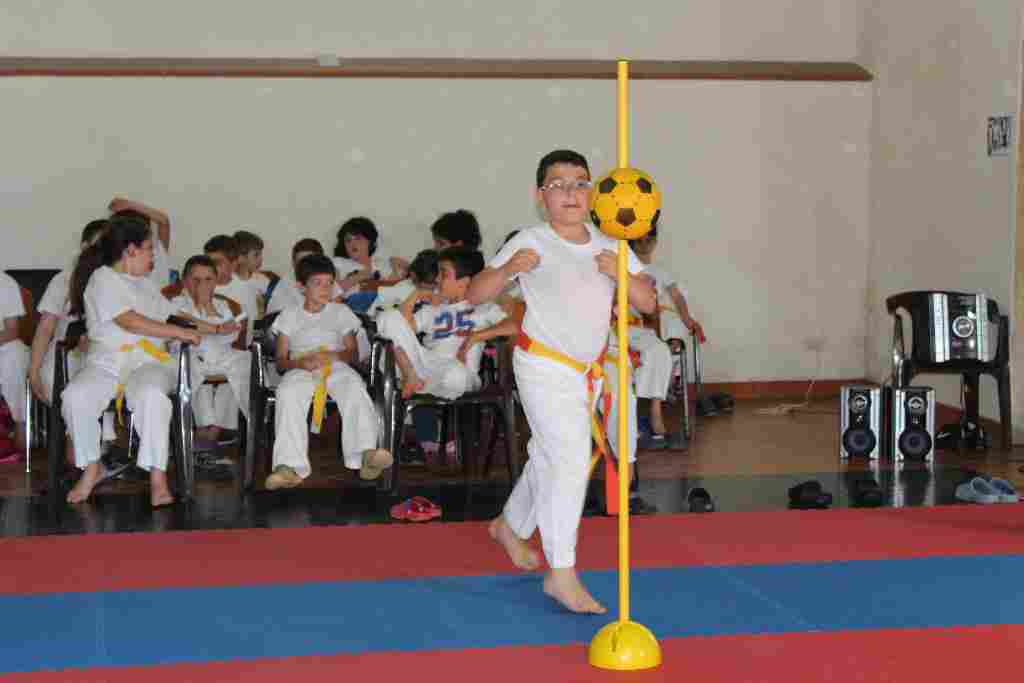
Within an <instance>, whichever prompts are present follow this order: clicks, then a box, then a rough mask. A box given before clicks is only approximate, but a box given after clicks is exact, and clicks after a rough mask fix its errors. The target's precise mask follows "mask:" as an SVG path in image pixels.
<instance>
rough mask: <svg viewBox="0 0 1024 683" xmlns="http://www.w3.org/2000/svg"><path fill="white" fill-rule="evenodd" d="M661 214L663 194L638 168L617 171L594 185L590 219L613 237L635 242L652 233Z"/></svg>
mask: <svg viewBox="0 0 1024 683" xmlns="http://www.w3.org/2000/svg"><path fill="white" fill-rule="evenodd" d="M660 211H661V190H659V189H658V186H657V184H655V182H654V180H653V179H652V178H651V176H649V175H647V174H646V173H644V172H643V171H641V170H640V169H637V168H616V169H615V170H613V171H612V172H611V173H609V174H608V175H605V176H601V177H600V178H598V179H597V181H596V182H595V183H594V191H593V193H592V194H591V196H590V216H591V218H593V220H594V224H595V225H597V226H598V227H599V228H601V231H602V232H604V233H605V234H606V235H608V236H610V237H614V238H616V239H620V240H635V239H638V238H640V237H643V236H644V235H646V234H647V233H648V232H650V230H651V224H652V223H653V222H654V221H656V220H657V217H658V213H659V212H660Z"/></svg>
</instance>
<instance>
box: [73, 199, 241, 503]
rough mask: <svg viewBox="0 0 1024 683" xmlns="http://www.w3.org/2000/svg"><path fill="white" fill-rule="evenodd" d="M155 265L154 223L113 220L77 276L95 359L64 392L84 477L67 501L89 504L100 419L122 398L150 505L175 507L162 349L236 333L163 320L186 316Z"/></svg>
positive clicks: (97, 474) (168, 371)
mask: <svg viewBox="0 0 1024 683" xmlns="http://www.w3.org/2000/svg"><path fill="white" fill-rule="evenodd" d="M152 267H153V237H152V231H151V230H150V227H149V225H148V223H146V222H144V221H140V220H138V219H137V218H134V217H131V216H121V215H115V216H114V217H112V218H111V219H110V227H109V228H108V229H107V231H106V233H105V234H104V236H103V237H102V238H100V240H99V241H98V242H97V243H96V244H94V245H93V246H91V247H89V248H88V249H86V250H85V251H84V252H82V254H81V256H80V257H79V259H78V265H77V266H76V268H75V273H74V274H73V275H72V278H71V281H72V288H71V297H70V298H71V310H70V312H71V314H73V315H74V314H78V315H81V314H82V313H83V312H84V314H85V320H86V325H87V327H88V333H89V353H88V355H87V356H86V361H85V367H84V368H83V369H82V371H81V372H79V373H78V375H77V376H76V377H75V378H74V379H73V380H72V381H71V383H70V384H69V385H68V386H67V388H66V389H65V390H64V394H63V413H64V420H65V421H66V423H67V425H68V427H69V429H70V432H71V438H72V441H73V442H74V444H75V465H76V466H77V467H79V468H83V469H84V470H85V471H84V472H83V474H82V477H81V478H80V479H79V480H78V483H77V484H76V485H75V487H74V488H73V489H72V490H71V491H70V492H69V493H68V496H67V501H68V502H69V503H81V502H83V501H85V500H87V499H88V498H89V496H90V495H91V494H92V490H93V488H94V487H95V486H96V484H97V483H98V482H99V481H100V480H101V479H102V478H103V475H104V470H103V465H102V463H101V461H100V425H99V417H100V415H102V413H103V412H104V411H105V410H106V409H107V406H108V405H109V404H110V401H111V400H112V399H114V398H115V397H118V396H119V395H121V392H123V396H124V399H125V402H126V405H127V407H128V409H129V410H131V411H132V414H133V416H134V418H135V429H136V431H137V432H138V433H139V454H138V461H137V465H138V466H139V467H140V468H142V469H144V470H148V471H149V482H150V494H149V495H150V503H151V504H152V505H153V506H154V507H159V506H163V505H168V504H170V503H172V502H174V497H173V495H172V494H171V491H170V489H169V487H168V484H167V461H168V455H169V441H170V423H171V399H170V397H169V396H168V394H169V393H170V392H171V391H173V390H174V388H175V386H176V382H177V372H176V370H177V367H176V364H175V363H174V361H173V358H172V357H171V356H170V354H168V353H167V351H166V350H165V348H164V342H165V340H168V339H177V340H180V341H184V342H189V343H192V344H198V343H199V342H200V339H201V336H200V335H201V334H210V333H213V332H214V331H223V332H230V331H231V330H232V329H233V330H234V331H235V332H237V331H238V330H239V329H241V328H240V327H239V326H238V325H237V324H235V323H231V324H230V325H228V326H227V327H222V328H221V329H220V330H216V328H214V327H213V326H211V325H208V324H206V323H203V322H202V321H193V324H194V325H195V327H196V329H195V330H193V329H189V328H186V327H181V326H178V325H174V324H170V323H168V322H165V321H166V320H167V319H168V318H169V317H170V316H171V315H176V314H177V315H182V314H181V313H180V312H179V311H177V309H176V308H175V307H174V306H173V305H172V304H171V302H169V301H167V300H166V299H165V298H164V297H163V295H162V294H161V293H160V291H159V290H158V289H157V288H156V286H155V285H154V284H153V283H152V281H151V280H149V279H148V278H147V277H146V275H147V274H148V273H149V271H150V269H151V268H152Z"/></svg>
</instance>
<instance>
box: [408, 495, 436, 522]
mask: <svg viewBox="0 0 1024 683" xmlns="http://www.w3.org/2000/svg"><path fill="white" fill-rule="evenodd" d="M410 500H412V501H413V502H415V503H416V504H418V505H420V506H421V507H422V509H423V512H424V514H429V515H430V519H437V518H438V517H440V516H441V506H440V505H438V504H437V503H435V502H434V501H432V500H430V499H429V498H424V497H423V496H413V497H412V498H411V499H410Z"/></svg>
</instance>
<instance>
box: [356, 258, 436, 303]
mask: <svg viewBox="0 0 1024 683" xmlns="http://www.w3.org/2000/svg"><path fill="white" fill-rule="evenodd" d="M437 253H438V252H437V251H436V250H434V249H424V250H423V251H421V252H420V253H418V254H416V258H414V259H413V260H412V263H410V264H409V276H408V277H406V278H405V279H404V280H400V281H399V282H396V283H395V284H393V285H390V286H387V287H381V288H380V289H378V290H377V300H376V301H374V302H373V305H372V306H371V307H370V315H371V316H373V317H374V318H377V317H378V316H379V315H380V314H381V312H383V311H392V310H398V308H399V307H401V305H402V302H403V301H405V300H406V299H407V298H408V297H409V295H410V294H412V293H413V292H414V291H415V290H417V289H424V290H433V289H434V288H435V287H436V285H437Z"/></svg>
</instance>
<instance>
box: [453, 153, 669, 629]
mask: <svg viewBox="0 0 1024 683" xmlns="http://www.w3.org/2000/svg"><path fill="white" fill-rule="evenodd" d="M590 190H591V181H590V171H589V168H588V166H587V162H586V159H584V158H583V157H582V156H581V155H580V154H578V153H576V152H572V151H569V150H557V151H555V152H552V153H550V154H548V155H546V156H545V157H544V158H543V159H541V162H540V164H539V166H538V169H537V200H538V201H539V202H541V203H542V205H543V207H544V209H545V210H546V212H547V216H548V223H546V224H544V225H539V226H536V227H533V228H527V229H525V230H522V231H521V232H520V233H519V234H518V235H516V236H515V237H514V238H513V239H511V240H510V241H509V242H508V243H507V244H506V245H505V246H504V247H502V249H501V250H500V251H499V252H498V255H497V256H495V258H494V260H493V261H491V264H490V266H489V267H488V268H486V269H484V271H483V272H482V273H480V274H479V275H477V277H476V278H474V280H473V283H472V285H471V286H470V291H469V295H468V297H467V298H468V299H469V301H470V302H471V303H474V304H480V303H483V302H485V301H490V300H493V299H495V298H496V297H498V296H499V295H500V294H501V292H502V291H503V290H505V288H506V287H507V286H508V283H509V280H510V279H512V278H516V279H518V281H519V285H520V287H521V289H522V293H523V297H524V299H525V301H526V316H525V318H524V320H523V326H522V332H521V334H520V336H519V338H518V340H517V343H516V346H517V348H516V351H515V355H514V359H513V364H514V370H515V375H516V386H517V388H518V390H519V395H520V399H521V400H522V403H523V409H524V411H525V413H526V417H527V420H528V421H529V423H530V430H531V437H530V443H529V445H528V446H527V450H528V452H529V456H530V459H529V461H528V462H527V464H526V467H525V469H524V470H523V474H522V476H521V477H520V478H519V481H517V482H516V485H515V488H514V489H513V491H512V494H511V495H510V496H509V499H508V502H507V503H506V505H505V509H504V511H503V513H502V514H501V516H500V517H498V518H497V519H495V520H494V521H493V522H492V523H491V526H490V533H491V536H492V538H494V539H495V540H496V541H498V542H499V543H500V544H501V545H502V547H503V548H504V549H505V551H506V552H507V553H508V554H509V557H510V558H511V559H512V561H513V563H514V564H515V565H516V566H518V567H520V568H523V569H534V568H536V567H538V566H539V564H540V560H539V558H538V557H537V556H536V554H535V553H534V552H533V550H532V549H531V548H530V547H529V545H528V544H527V540H528V539H529V538H530V537H531V536H532V535H533V533H534V531H535V530H537V529H539V530H540V535H541V541H542V544H543V548H544V555H545V557H546V559H547V561H548V565H549V567H550V571H549V573H548V574H547V576H545V578H544V592H545V593H546V594H548V595H549V596H551V597H552V598H554V599H555V600H557V601H558V602H559V603H561V604H562V605H563V606H565V607H566V608H567V609H569V610H571V611H573V612H592V613H602V612H605V611H606V610H605V608H604V607H603V606H602V605H601V604H600V603H599V602H597V600H595V599H594V597H593V596H591V595H590V593H589V592H588V591H587V590H586V588H584V586H583V584H582V583H580V580H579V577H578V576H577V574H576V569H575V564H576V534H577V530H578V528H579V523H580V517H581V515H582V512H583V501H584V498H585V495H586V489H587V481H588V475H589V470H590V457H591V415H592V410H593V404H594V401H595V399H596V397H597V395H599V394H600V380H597V379H596V378H595V377H594V375H593V365H594V364H595V363H596V362H597V361H598V359H599V358H600V357H601V355H602V351H603V350H604V348H605V345H606V344H607V340H608V332H609V311H610V310H611V306H612V294H613V292H614V291H615V281H616V277H617V259H616V256H615V249H616V247H617V244H616V242H615V240H613V239H611V238H609V237H607V236H605V235H603V234H602V233H601V232H599V231H598V230H597V229H596V228H595V227H593V226H592V225H589V224H588V223H587V222H586V221H587V218H588V211H589V199H590ZM631 256H632V255H631ZM641 269H642V267H641V264H640V262H639V261H637V260H636V258H635V257H632V258H631V259H630V265H629V271H630V273H631V275H630V284H629V301H630V303H631V304H632V305H633V306H636V307H637V309H639V310H640V311H642V312H652V311H653V310H654V306H655V295H654V289H653V287H652V285H651V283H650V280H648V279H647V278H646V277H645V276H639V275H638V273H640V271H641ZM590 380H594V381H590Z"/></svg>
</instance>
